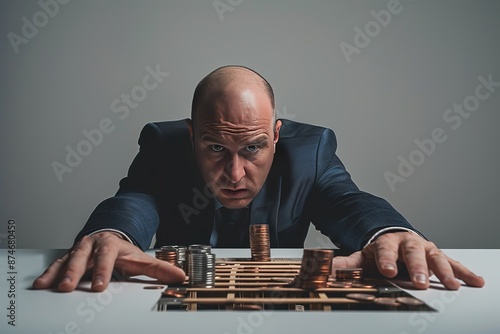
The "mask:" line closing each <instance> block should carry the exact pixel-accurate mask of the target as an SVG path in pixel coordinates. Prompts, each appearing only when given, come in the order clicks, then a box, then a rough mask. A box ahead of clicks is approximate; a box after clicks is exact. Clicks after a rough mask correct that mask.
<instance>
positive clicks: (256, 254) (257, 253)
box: [249, 224, 271, 261]
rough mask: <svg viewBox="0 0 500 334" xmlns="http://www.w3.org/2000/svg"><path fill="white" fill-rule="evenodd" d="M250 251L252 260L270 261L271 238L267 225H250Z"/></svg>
mask: <svg viewBox="0 0 500 334" xmlns="http://www.w3.org/2000/svg"><path fill="white" fill-rule="evenodd" d="M249 234H250V251H251V254H252V261H271V239H270V238H269V225H267V224H258V225H250V228H249Z"/></svg>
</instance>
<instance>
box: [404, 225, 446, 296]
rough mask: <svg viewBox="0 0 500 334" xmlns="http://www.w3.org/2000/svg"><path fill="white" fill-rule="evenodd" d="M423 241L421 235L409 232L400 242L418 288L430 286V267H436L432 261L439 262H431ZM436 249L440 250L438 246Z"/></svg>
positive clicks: (410, 274)
mask: <svg viewBox="0 0 500 334" xmlns="http://www.w3.org/2000/svg"><path fill="white" fill-rule="evenodd" d="M422 241H424V240H423V239H420V237H417V236H413V235H411V234H407V235H406V238H403V240H402V241H401V244H400V254H401V258H402V260H403V262H404V263H405V264H406V268H407V269H408V275H409V276H410V279H411V281H412V283H413V286H414V287H415V288H417V289H427V288H428V287H429V269H432V268H434V266H433V265H432V263H437V262H436V261H434V262H429V258H427V257H426V251H425V249H424V246H423V245H424V244H423V243H422ZM425 243H427V242H425ZM435 248H436V247H435ZM436 251H439V250H438V249H437V248H436ZM436 255H438V254H436ZM436 260H437V258H436ZM448 267H449V265H448Z"/></svg>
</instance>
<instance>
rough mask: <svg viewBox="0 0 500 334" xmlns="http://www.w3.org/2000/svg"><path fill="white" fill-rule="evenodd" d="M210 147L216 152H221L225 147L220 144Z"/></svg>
mask: <svg viewBox="0 0 500 334" xmlns="http://www.w3.org/2000/svg"><path fill="white" fill-rule="evenodd" d="M210 148H211V149H212V151H214V152H221V151H222V150H223V149H224V147H222V146H220V145H210Z"/></svg>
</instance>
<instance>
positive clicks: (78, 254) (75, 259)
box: [57, 236, 93, 292]
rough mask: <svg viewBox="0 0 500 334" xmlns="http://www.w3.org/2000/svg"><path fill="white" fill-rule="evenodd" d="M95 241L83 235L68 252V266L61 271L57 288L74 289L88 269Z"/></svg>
mask: <svg viewBox="0 0 500 334" xmlns="http://www.w3.org/2000/svg"><path fill="white" fill-rule="evenodd" d="M92 248H93V243H92V241H91V240H90V238H89V237H88V236H85V237H83V238H82V239H81V240H80V242H79V243H78V244H76V245H75V247H74V248H73V249H72V250H71V251H70V252H69V253H68V255H69V256H68V259H67V260H66V267H65V268H64V269H63V271H62V273H61V280H60V282H59V285H58V286H57V289H58V290H59V291H63V292H69V291H73V290H74V289H75V288H76V286H77V285H78V283H79V282H80V278H82V276H83V274H85V272H86V271H87V268H88V265H89V260H90V259H91V254H92Z"/></svg>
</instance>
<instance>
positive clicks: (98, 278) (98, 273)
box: [92, 245, 118, 292]
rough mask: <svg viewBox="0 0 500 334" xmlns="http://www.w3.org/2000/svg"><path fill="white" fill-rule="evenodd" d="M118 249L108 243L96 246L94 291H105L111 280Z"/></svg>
mask: <svg viewBox="0 0 500 334" xmlns="http://www.w3.org/2000/svg"><path fill="white" fill-rule="evenodd" d="M117 255H118V250H117V249H116V248H114V247H110V246H108V245H98V246H96V247H95V250H94V255H93V262H94V266H93V267H94V268H93V275H92V291H98V292H99V291H104V290H105V289H106V288H107V287H108V284H109V281H110V280H111V275H112V273H113V267H114V265H115V260H116V257H117Z"/></svg>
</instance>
